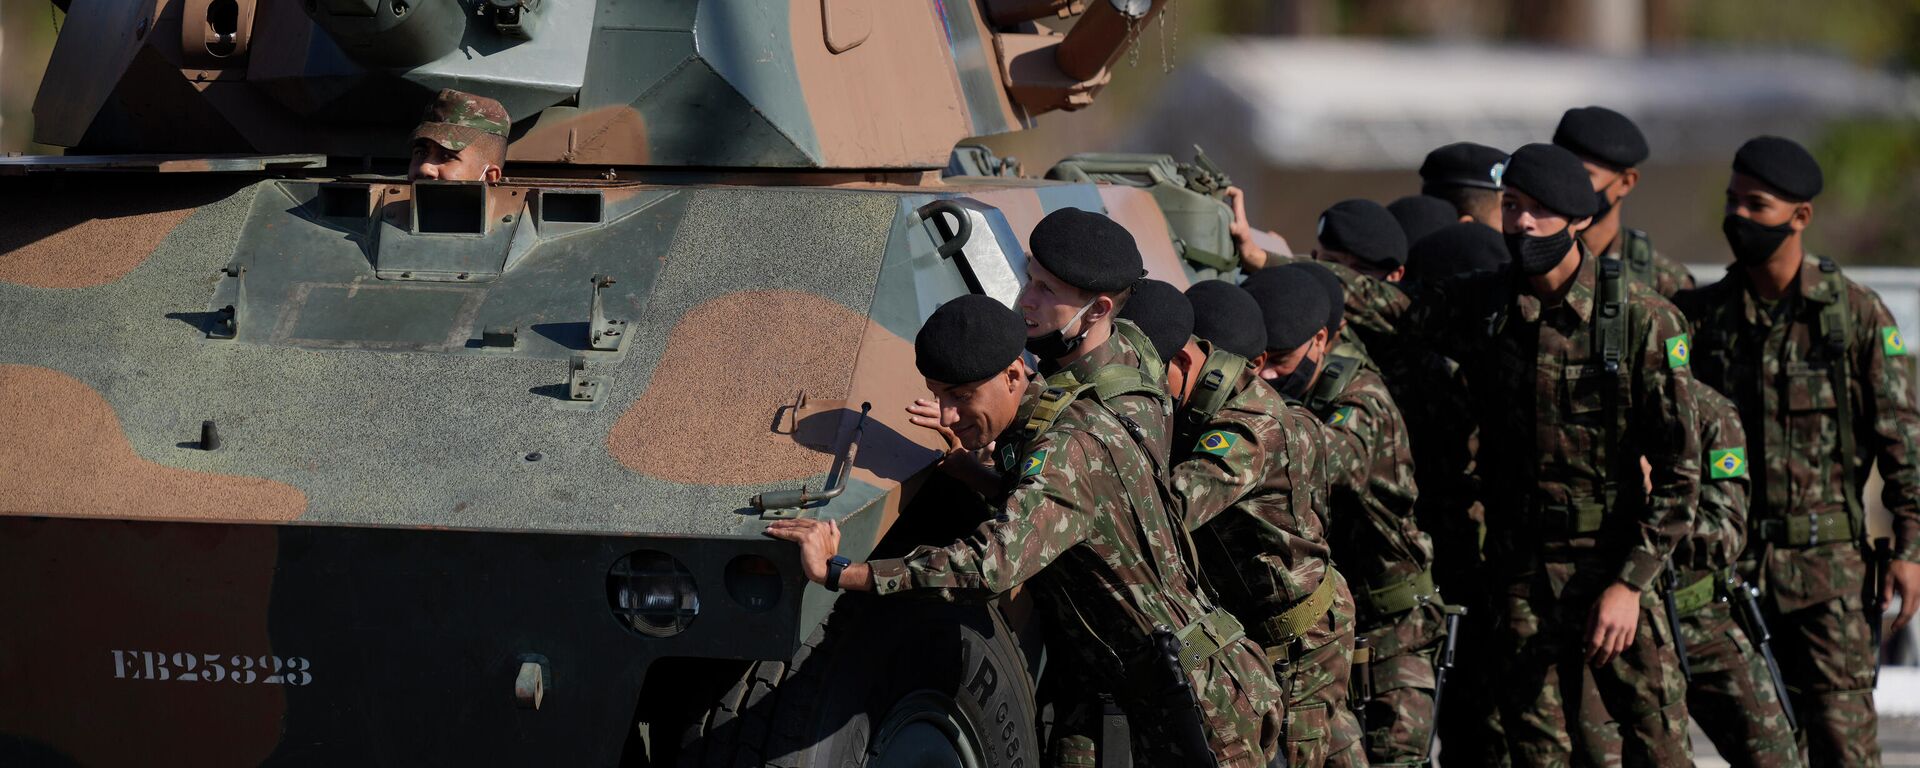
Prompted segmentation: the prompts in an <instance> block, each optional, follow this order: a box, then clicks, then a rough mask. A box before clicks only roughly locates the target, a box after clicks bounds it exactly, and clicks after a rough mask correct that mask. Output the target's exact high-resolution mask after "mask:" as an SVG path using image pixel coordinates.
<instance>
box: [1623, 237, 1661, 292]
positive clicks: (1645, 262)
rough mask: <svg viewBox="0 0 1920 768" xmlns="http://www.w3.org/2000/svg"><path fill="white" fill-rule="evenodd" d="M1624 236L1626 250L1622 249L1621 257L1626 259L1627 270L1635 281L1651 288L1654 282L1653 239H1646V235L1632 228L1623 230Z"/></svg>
mask: <svg viewBox="0 0 1920 768" xmlns="http://www.w3.org/2000/svg"><path fill="white" fill-rule="evenodd" d="M1625 235H1626V238H1627V244H1626V248H1623V249H1622V251H1623V253H1622V254H1621V255H1623V256H1625V257H1626V262H1627V269H1628V270H1630V271H1631V272H1632V273H1633V278H1634V279H1635V280H1639V281H1640V282H1641V283H1642V284H1644V285H1647V286H1652V285H1653V281H1654V274H1653V239H1652V238H1650V237H1647V233H1645V232H1642V231H1640V230H1637V229H1632V228H1628V229H1627V230H1625Z"/></svg>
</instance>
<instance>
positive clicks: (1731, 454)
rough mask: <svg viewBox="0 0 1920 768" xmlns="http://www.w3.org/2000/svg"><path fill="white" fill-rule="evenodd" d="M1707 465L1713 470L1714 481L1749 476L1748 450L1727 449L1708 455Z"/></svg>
mask: <svg viewBox="0 0 1920 768" xmlns="http://www.w3.org/2000/svg"><path fill="white" fill-rule="evenodd" d="M1707 464H1708V466H1709V468H1710V469H1712V479H1714V480H1724V479H1727V478H1729V477H1746V476H1747V449H1745V448H1725V449H1721V450H1716V451H1712V452H1710V453H1708V454H1707Z"/></svg>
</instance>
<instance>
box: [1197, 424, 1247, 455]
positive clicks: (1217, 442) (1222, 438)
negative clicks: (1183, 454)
mask: <svg viewBox="0 0 1920 768" xmlns="http://www.w3.org/2000/svg"><path fill="white" fill-rule="evenodd" d="M1239 439H1240V436H1239V435H1230V434H1227V433H1226V432H1222V431H1220V430H1218V429H1216V430H1214V431H1212V432H1208V433H1206V434H1204V435H1201V436H1200V442H1199V443H1196V444H1194V446H1193V450H1194V451H1195V452H1198V453H1211V454H1213V455H1215V456H1225V455H1227V451H1230V450H1233V444H1234V442H1235V441H1238V440H1239Z"/></svg>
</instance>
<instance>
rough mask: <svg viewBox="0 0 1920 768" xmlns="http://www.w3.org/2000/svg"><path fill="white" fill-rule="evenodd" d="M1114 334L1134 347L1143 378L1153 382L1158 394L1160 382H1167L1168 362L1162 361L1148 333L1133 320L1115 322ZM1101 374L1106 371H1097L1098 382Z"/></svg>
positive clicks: (1105, 396) (1103, 397) (1152, 385)
mask: <svg viewBox="0 0 1920 768" xmlns="http://www.w3.org/2000/svg"><path fill="white" fill-rule="evenodd" d="M1113 332H1114V333H1117V334H1119V335H1121V336H1123V337H1125V338H1126V340H1127V343H1129V344H1132V345H1133V354H1134V356H1136V357H1138V358H1140V368H1141V369H1143V370H1142V376H1143V377H1144V378H1146V380H1147V381H1149V382H1152V384H1151V385H1150V388H1151V389H1153V390H1154V391H1155V392H1156V393H1158V392H1159V389H1160V388H1159V386H1158V385H1159V382H1162V381H1166V380H1167V362H1166V361H1165V360H1161V359H1160V353H1159V351H1158V350H1157V349H1156V348H1155V347H1154V346H1153V342H1152V341H1151V340H1149V339H1148V338H1147V334H1146V332H1145V331H1142V330H1140V326H1137V325H1134V324H1133V321H1131V320H1115V321H1113ZM1109 367H1112V366H1109ZM1101 373H1105V369H1102V370H1100V371H1096V372H1095V373H1094V378H1095V379H1096V380H1098V379H1099V376H1100V374H1101ZM1113 396H1114V395H1109V394H1106V393H1104V392H1103V393H1101V395H1100V397H1101V399H1103V400H1104V399H1107V398H1110V397H1113Z"/></svg>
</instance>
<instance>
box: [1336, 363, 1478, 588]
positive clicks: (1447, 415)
mask: <svg viewBox="0 0 1920 768" xmlns="http://www.w3.org/2000/svg"><path fill="white" fill-rule="evenodd" d="M1361 337H1362V338H1365V339H1367V340H1368V342H1367V343H1368V349H1369V350H1370V351H1371V353H1372V357H1373V359H1374V361H1375V362H1376V363H1378V364H1379V366H1380V376H1381V378H1383V379H1386V382H1387V394H1389V395H1391V396H1392V397H1393V402H1394V404H1395V405H1397V406H1399V407H1400V415H1402V416H1404V417H1405V418H1406V421H1407V440H1408V442H1409V443H1410V444H1411V445H1412V448H1413V478H1414V481H1415V484H1416V485H1417V486H1418V487H1419V489H1420V495H1419V497H1418V498H1416V499H1414V504H1413V509H1414V519H1415V520H1416V521H1417V522H1418V524H1419V526H1420V530H1422V531H1425V532H1426V533H1427V534H1428V535H1429V536H1431V537H1432V539H1433V547H1434V569H1435V570H1434V580H1435V581H1436V582H1438V583H1439V584H1441V585H1442V586H1443V587H1446V586H1450V585H1455V584H1459V585H1460V586H1461V587H1462V588H1463V591H1462V594H1465V588H1466V587H1467V586H1468V580H1470V579H1472V578H1473V577H1474V576H1475V575H1476V574H1477V573H1478V570H1479V565H1480V562H1481V551H1480V542H1481V540H1482V539H1483V538H1484V536H1485V512H1484V510H1483V509H1482V508H1481V506H1480V502H1479V492H1480V489H1479V480H1478V478H1477V477H1476V476H1475V474H1474V473H1475V469H1474V451H1475V448H1476V444H1477V443H1478V441H1479V429H1480V427H1479V422H1478V419H1476V418H1475V417H1474V414H1473V406H1472V401H1471V400H1470V399H1469V398H1468V397H1467V381H1466V375H1465V374H1464V373H1463V372H1462V371H1461V369H1460V365H1459V363H1456V362H1454V361H1452V360H1449V359H1447V357H1446V356H1445V355H1442V354H1440V353H1438V352H1435V351H1433V349H1432V348H1430V347H1425V346H1420V345H1416V344H1408V343H1404V342H1401V341H1400V340H1398V339H1395V338H1393V337H1380V336H1375V335H1373V334H1368V333H1364V332H1363V333H1361Z"/></svg>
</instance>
